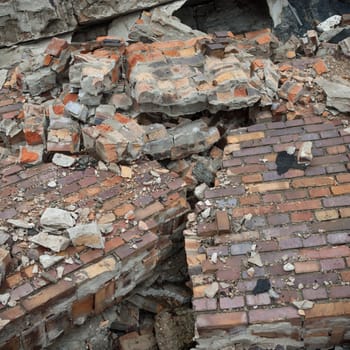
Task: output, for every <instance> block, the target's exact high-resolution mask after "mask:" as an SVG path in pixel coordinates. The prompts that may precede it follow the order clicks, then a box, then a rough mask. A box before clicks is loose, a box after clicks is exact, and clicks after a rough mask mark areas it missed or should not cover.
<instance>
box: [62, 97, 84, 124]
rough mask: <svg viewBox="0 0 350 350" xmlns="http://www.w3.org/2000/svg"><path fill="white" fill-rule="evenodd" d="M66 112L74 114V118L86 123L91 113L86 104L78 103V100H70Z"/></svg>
mask: <svg viewBox="0 0 350 350" xmlns="http://www.w3.org/2000/svg"><path fill="white" fill-rule="evenodd" d="M64 110H65V112H66V113H67V114H68V115H70V116H72V117H73V118H76V119H78V120H80V121H82V122H84V123H86V121H87V117H88V115H89V110H88V109H87V107H86V106H84V105H82V104H80V103H78V102H72V101H69V102H68V103H67V104H66V106H65V108H64Z"/></svg>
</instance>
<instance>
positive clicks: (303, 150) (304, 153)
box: [298, 141, 313, 163]
mask: <svg viewBox="0 0 350 350" xmlns="http://www.w3.org/2000/svg"><path fill="white" fill-rule="evenodd" d="M312 158H313V156H312V141H307V142H303V143H302V145H301V146H300V149H299V152H298V163H310V162H311V161H312Z"/></svg>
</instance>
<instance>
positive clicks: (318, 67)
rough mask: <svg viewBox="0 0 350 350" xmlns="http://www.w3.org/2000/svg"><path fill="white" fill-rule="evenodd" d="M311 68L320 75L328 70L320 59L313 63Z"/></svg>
mask: <svg viewBox="0 0 350 350" xmlns="http://www.w3.org/2000/svg"><path fill="white" fill-rule="evenodd" d="M313 69H314V70H315V71H316V73H317V74H318V75H322V74H324V73H327V72H328V67H327V66H326V64H325V63H324V61H323V60H321V59H320V60H318V61H317V62H315V63H314V65H313Z"/></svg>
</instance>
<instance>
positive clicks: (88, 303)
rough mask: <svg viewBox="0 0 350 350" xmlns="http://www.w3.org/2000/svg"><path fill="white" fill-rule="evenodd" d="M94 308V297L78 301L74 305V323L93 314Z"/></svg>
mask: <svg viewBox="0 0 350 350" xmlns="http://www.w3.org/2000/svg"><path fill="white" fill-rule="evenodd" d="M93 308H94V296H93V295H92V294H91V295H88V296H86V297H85V298H83V299H81V300H77V301H75V302H74V303H73V305H72V318H73V322H74V321H76V320H77V319H78V318H80V317H86V316H89V315H91V314H92V312H93Z"/></svg>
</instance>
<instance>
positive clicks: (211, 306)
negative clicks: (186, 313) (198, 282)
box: [192, 298, 217, 311]
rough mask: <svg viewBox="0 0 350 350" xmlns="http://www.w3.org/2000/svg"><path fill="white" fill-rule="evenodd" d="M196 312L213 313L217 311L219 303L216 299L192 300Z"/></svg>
mask: <svg viewBox="0 0 350 350" xmlns="http://www.w3.org/2000/svg"><path fill="white" fill-rule="evenodd" d="M192 305H193V308H194V310H195V311H211V310H216V309H217V301H216V299H214V298H200V299H194V300H192Z"/></svg>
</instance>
